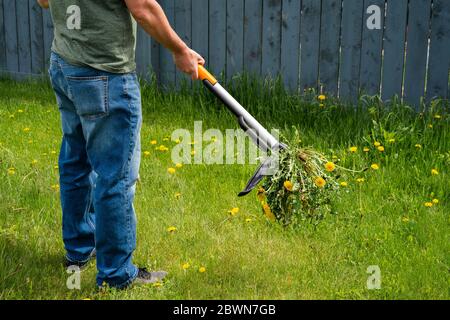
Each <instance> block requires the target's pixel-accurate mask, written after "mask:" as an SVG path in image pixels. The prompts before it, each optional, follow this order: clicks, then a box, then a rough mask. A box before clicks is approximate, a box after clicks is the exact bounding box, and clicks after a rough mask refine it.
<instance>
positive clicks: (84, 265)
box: [64, 249, 96, 270]
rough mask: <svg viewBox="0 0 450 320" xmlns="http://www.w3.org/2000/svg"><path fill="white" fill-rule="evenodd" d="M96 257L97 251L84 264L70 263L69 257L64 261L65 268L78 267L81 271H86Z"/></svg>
mask: <svg viewBox="0 0 450 320" xmlns="http://www.w3.org/2000/svg"><path fill="white" fill-rule="evenodd" d="M95 256H96V251H95V249H94V250H92V252H91V254H90V255H89V258H88V259H87V260H86V261H83V262H73V261H70V260H69V259H67V257H65V258H64V259H65V260H64V267H65V268H66V269H67V268H69V267H73V266H75V267H78V268H80V270H84V269H86V267H87V266H88V264H89V262H91V260H92V259H94V258H95Z"/></svg>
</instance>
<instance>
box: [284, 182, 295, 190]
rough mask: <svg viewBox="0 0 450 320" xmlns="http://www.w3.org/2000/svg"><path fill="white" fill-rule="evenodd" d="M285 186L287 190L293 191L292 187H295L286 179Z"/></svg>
mask: <svg viewBox="0 0 450 320" xmlns="http://www.w3.org/2000/svg"><path fill="white" fill-rule="evenodd" d="M283 186H284V188H285V189H286V190H287V191H292V189H294V185H293V184H292V182H290V181H285V182H284V183H283Z"/></svg>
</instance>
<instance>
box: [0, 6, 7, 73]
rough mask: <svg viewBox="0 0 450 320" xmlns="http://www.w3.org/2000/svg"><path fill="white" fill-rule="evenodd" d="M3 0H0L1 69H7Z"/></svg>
mask: <svg viewBox="0 0 450 320" xmlns="http://www.w3.org/2000/svg"><path fill="white" fill-rule="evenodd" d="M3 1H4V0H0V70H6V41H5V24H4V19H3Z"/></svg>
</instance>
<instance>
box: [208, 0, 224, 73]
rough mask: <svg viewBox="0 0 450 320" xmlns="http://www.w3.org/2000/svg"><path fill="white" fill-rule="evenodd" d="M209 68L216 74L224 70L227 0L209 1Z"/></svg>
mask: <svg viewBox="0 0 450 320" xmlns="http://www.w3.org/2000/svg"><path fill="white" fill-rule="evenodd" d="M209 21H210V23H209V68H210V69H211V71H212V72H213V73H215V74H217V75H219V74H220V73H222V72H225V71H226V59H227V57H226V51H225V49H226V47H227V2H226V1H223V0H210V1H209Z"/></svg>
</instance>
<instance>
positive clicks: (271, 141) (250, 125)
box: [198, 65, 287, 197]
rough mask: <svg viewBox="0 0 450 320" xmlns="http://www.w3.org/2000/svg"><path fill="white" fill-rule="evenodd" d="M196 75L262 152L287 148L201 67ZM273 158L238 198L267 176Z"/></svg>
mask: <svg viewBox="0 0 450 320" xmlns="http://www.w3.org/2000/svg"><path fill="white" fill-rule="evenodd" d="M198 75H199V78H200V80H202V82H203V84H204V85H205V87H206V88H208V90H209V91H211V92H212V93H213V94H214V95H215V96H216V97H217V98H218V99H219V100H220V101H222V103H223V104H224V105H225V106H226V107H227V108H228V110H230V111H231V112H232V113H233V114H234V115H235V117H236V119H237V121H238V122H239V126H240V127H241V128H242V130H244V131H245V133H246V134H247V135H248V136H249V137H250V138H251V140H252V141H253V142H254V143H255V144H256V145H257V146H258V147H259V148H260V149H261V150H263V151H265V152H267V151H269V150H270V151H272V152H279V151H281V150H283V149H286V148H287V146H286V145H285V144H283V143H281V142H279V141H278V140H277V139H276V138H275V137H274V136H273V135H271V134H270V133H269V132H268V131H267V130H266V129H265V128H264V127H263V126H262V125H261V124H260V123H259V122H258V121H257V120H256V119H255V118H254V117H253V116H252V115H251V114H250V113H248V111H247V110H245V108H244V107H243V106H242V105H241V104H240V103H239V102H237V101H236V99H234V98H233V97H232V96H231V95H230V94H229V93H228V91H227V90H225V89H224V88H223V87H222V86H221V85H220V83H219V82H218V81H217V80H216V78H214V76H213V75H212V74H211V73H209V72H208V70H206V69H205V68H204V67H203V66H201V65H199V66H198ZM273 162H274V158H273V157H268V158H267V159H266V160H265V161H264V162H263V163H262V164H261V165H260V166H259V167H258V169H257V171H256V172H255V174H254V175H253V177H252V178H251V179H250V181H249V182H248V183H247V186H246V187H245V189H244V190H243V191H242V192H241V193H239V196H240V197H242V196H245V195H247V194H249V193H250V192H251V191H252V190H253V189H254V188H255V187H256V186H257V185H258V183H259V182H261V180H262V179H263V178H264V177H265V176H267V175H268V172H269V170H270V169H271V168H273Z"/></svg>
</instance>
